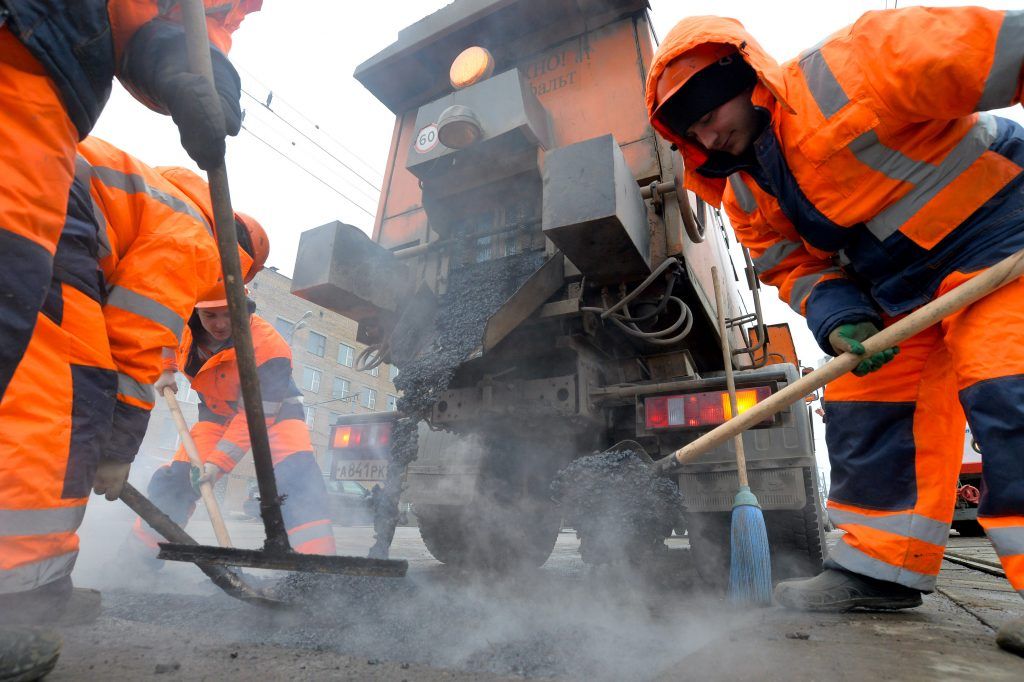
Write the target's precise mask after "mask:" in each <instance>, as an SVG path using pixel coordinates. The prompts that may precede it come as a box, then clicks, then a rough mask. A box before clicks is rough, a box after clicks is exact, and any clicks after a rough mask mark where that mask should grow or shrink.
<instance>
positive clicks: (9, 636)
mask: <svg viewBox="0 0 1024 682" xmlns="http://www.w3.org/2000/svg"><path fill="white" fill-rule="evenodd" d="M61 643H62V642H61V639H60V635H58V634H57V633H56V632H54V631H53V630H43V629H37V628H25V627H6V626H5V627H0V682H30V680H38V679H42V678H43V677H44V676H45V675H46V674H47V673H48V672H50V671H51V670H53V666H55V665H57V657H58V656H60V647H61Z"/></svg>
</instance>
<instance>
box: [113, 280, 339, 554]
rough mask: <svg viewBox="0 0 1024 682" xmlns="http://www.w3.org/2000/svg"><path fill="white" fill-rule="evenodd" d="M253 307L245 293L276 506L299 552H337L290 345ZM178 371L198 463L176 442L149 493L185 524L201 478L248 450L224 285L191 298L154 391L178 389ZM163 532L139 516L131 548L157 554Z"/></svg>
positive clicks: (212, 476)
mask: <svg viewBox="0 0 1024 682" xmlns="http://www.w3.org/2000/svg"><path fill="white" fill-rule="evenodd" d="M254 310H255V304H253V303H252V301H250V315H249V325H250V329H251V330H252V343H253V348H254V350H255V353H256V365H257V375H258V377H259V382H260V391H261V395H262V399H263V412H264V414H265V415H266V424H267V435H268V437H269V439H270V452H271V457H272V459H273V462H274V475H275V476H276V478H277V487H278V490H279V491H280V492H281V494H282V495H283V496H284V497H285V501H284V504H283V505H282V508H281V511H282V514H283V516H284V523H285V527H286V528H287V530H288V539H289V541H290V542H291V546H292V548H293V549H294V550H295V551H297V552H303V553H306V554H334V553H335V546H334V533H333V530H332V528H331V522H330V519H329V518H328V512H327V490H326V488H325V487H324V480H323V474H322V473H321V471H320V466H319V465H318V464H317V462H316V457H315V456H314V455H313V446H312V444H311V443H310V439H309V430H308V428H307V426H306V422H305V414H304V411H303V408H302V393H301V392H300V391H299V388H298V386H296V385H295V381H294V380H293V379H292V353H291V348H290V347H289V346H288V343H287V342H286V341H285V340H284V338H283V337H282V336H281V335H280V334H279V333H278V332H277V330H275V329H274V328H273V327H272V326H271V325H270V324H269V323H268V322H266V321H265V320H264V319H263V318H261V317H259V316H258V315H254V314H252V312H253V311H254ZM175 371H181V372H182V373H183V374H184V375H185V376H186V377H188V379H189V381H190V382H191V383H192V388H193V389H194V390H195V391H196V392H197V393H198V394H199V421H198V422H197V423H196V424H195V426H193V427H192V430H191V435H192V439H193V440H194V441H195V444H196V448H197V449H198V451H199V456H200V457H201V458H202V460H203V470H202V471H201V472H199V471H196V472H193V471H192V466H191V464H190V462H189V458H188V455H187V454H186V452H185V449H184V446H182V447H179V448H178V451H177V452H176V453H175V454H174V458H173V460H172V461H171V463H170V464H167V465H165V466H163V467H161V468H160V469H158V470H157V471H156V472H155V473H154V474H153V478H152V479H151V480H150V482H149V489H148V492H147V496H148V497H149V499H150V500H151V501H152V502H153V503H154V504H155V505H156V506H158V507H159V508H160V509H161V510H162V511H163V512H164V513H166V514H167V515H168V516H170V517H171V518H172V519H173V520H174V521H175V523H178V524H179V525H181V526H184V525H186V524H187V523H188V519H189V517H191V515H192V512H193V511H194V510H195V504H196V500H198V499H199V493H198V491H197V490H196V489H197V488H198V487H199V484H200V483H202V482H205V481H209V482H210V483H215V482H216V481H217V479H218V478H219V477H220V476H222V475H224V474H225V473H228V472H230V471H231V470H232V469H234V468H235V465H236V464H238V462H239V461H240V460H241V459H242V457H243V456H245V453H246V452H248V450H249V428H248V422H247V421H246V416H245V408H244V406H243V404H242V400H241V385H240V383H239V378H238V362H237V359H236V356H235V346H234V342H233V339H232V334H231V318H230V315H229V313H228V308H227V300H226V299H225V298H224V292H223V290H222V291H220V292H219V298H217V299H208V300H204V301H201V302H199V303H197V304H196V309H195V312H194V313H193V314H192V317H191V318H190V319H189V322H188V326H187V327H186V329H185V333H184V335H183V337H182V342H181V345H180V346H179V347H178V350H177V353H176V355H175V357H174V358H167V359H166V360H165V371H164V372H163V374H162V375H161V377H160V380H159V381H157V383H156V389H157V390H158V391H162V390H163V389H164V388H165V387H168V388H171V389H172V390H174V391H175V392H176V391H177V383H176V381H175V378H174V373H175ZM160 540H161V536H159V535H158V534H157V533H156V532H155V531H153V530H152V529H151V528H150V527H149V526H148V525H147V524H145V523H143V522H142V520H141V519H136V521H135V527H134V528H133V531H132V535H131V537H130V538H129V544H130V546H132V547H133V548H134V550H138V551H139V553H140V554H142V555H144V556H147V557H155V556H156V552H157V546H156V545H157V542H158V541H160Z"/></svg>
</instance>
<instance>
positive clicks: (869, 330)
mask: <svg viewBox="0 0 1024 682" xmlns="http://www.w3.org/2000/svg"><path fill="white" fill-rule="evenodd" d="M879 331H880V330H879V329H878V327H876V326H875V324H874V323H873V322H853V323H847V324H841V325H839V326H838V327H836V328H835V329H833V330H832V332H831V333H830V334H829V335H828V342H829V344H831V345H832V350H834V351H835V353H836V355H842V354H843V353H855V354H857V355H864V346H863V344H861V341H864V340H865V339H868V338H870V337H872V336H874V335H875V334H877V333H878V332H879ZM899 352H900V349H899V347H898V346H893V347H892V348H886V349H885V350H883V351H881V352H880V353H875V354H874V355H872V356H871V357H868V358H864V359H863V360H862V361H861V362H860V364H858V365H857V366H856V367H855V368H854V370H853V373H854V374H855V375H857V376H859V377H862V376H864V375H865V374H869V373H870V372H874V371H875V370H878V369H881V367H882V365H884V364H885V363H887V362H889V361H890V360H892V359H893V358H894V357H896V355H897V354H898V353H899Z"/></svg>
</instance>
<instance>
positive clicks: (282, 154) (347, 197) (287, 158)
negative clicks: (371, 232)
mask: <svg viewBox="0 0 1024 682" xmlns="http://www.w3.org/2000/svg"><path fill="white" fill-rule="evenodd" d="M242 130H244V131H245V132H247V133H249V134H250V135H252V136H253V137H255V138H256V139H257V140H259V141H260V142H262V143H263V144H264V145H266V146H267V147H269V148H270V149H272V150H273V151H275V152H277V154H279V155H280V156H282V157H284V158H285V159H286V160H287V161H289V162H290V163H292V164H294V165H295V166H297V167H299V168H300V169H302V170H303V171H305V172H306V173H307V174H308V175H310V176H311V177H313V178H314V179H316V180H317V182H320V183H321V184H323V186H324V187H326V188H328V189H329V190H331V191H332V192H334V193H335V194H337V195H338V196H340V197H341V198H342V199H344V200H345V201H347V202H348V203H350V204H352V205H353V206H355V207H356V208H358V209H359V210H360V211H362V212H363V213H365V214H366V215H368V216H370V217H371V218H376V216H375V215H374V214H373V213H370V212H369V211H368V210H366V209H365V208H363V207H362V206H361V205H360V204H359V203H357V202H356V201H354V200H353V199H352V198H351V197H349V196H348V195H346V194H345V193H344V192H342V191H341V190H339V189H338V188H337V187H335V186H334V185H332V184H330V183H329V182H327V181H326V180H324V179H323V178H321V177H320V176H319V175H317V174H316V173H314V172H313V171H311V170H309V169H308V168H306V167H305V166H303V165H302V164H301V163H299V162H298V161H296V160H295V159H293V158H292V157H290V156H288V155H287V154H285V153H284V152H282V151H281V150H280V149H278V148H277V147H275V146H274V145H272V144H270V143H269V142H267V141H266V140H264V139H263V138H262V137H260V136H259V135H257V134H256V133H254V132H253V131H252V130H251V129H250V128H249V127H248V126H246V125H244V124H243V125H242Z"/></svg>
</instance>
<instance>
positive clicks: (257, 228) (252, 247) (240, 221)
mask: <svg viewBox="0 0 1024 682" xmlns="http://www.w3.org/2000/svg"><path fill="white" fill-rule="evenodd" d="M235 228H236V230H237V231H238V244H239V246H241V247H242V248H243V249H245V251H246V253H248V254H249V255H250V256H252V265H251V266H250V267H249V269H248V270H247V271H246V272H245V275H244V279H245V281H246V282H251V281H252V278H253V277H255V276H256V273H257V272H259V271H260V270H262V269H263V266H264V265H265V264H266V262H267V256H269V255H270V239H269V238H268V237H267V231H266V230H264V229H263V226H262V225H260V224H259V221H257V220H256V219H255V218H253V217H252V216H251V215H249V214H247V213H242V212H240V211H235Z"/></svg>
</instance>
